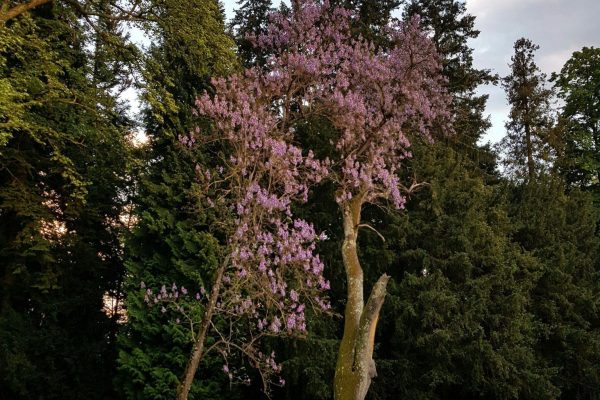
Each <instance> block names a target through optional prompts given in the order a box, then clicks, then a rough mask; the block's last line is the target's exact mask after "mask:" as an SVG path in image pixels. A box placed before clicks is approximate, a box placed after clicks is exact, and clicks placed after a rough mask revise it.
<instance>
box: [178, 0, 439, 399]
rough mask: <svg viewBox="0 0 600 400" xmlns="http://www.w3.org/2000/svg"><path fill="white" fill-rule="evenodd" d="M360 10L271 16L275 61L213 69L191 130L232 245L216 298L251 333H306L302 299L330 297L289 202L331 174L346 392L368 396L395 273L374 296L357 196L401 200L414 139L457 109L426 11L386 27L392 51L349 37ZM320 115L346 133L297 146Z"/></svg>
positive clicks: (309, 234) (310, 235)
mask: <svg viewBox="0 0 600 400" xmlns="http://www.w3.org/2000/svg"><path fill="white" fill-rule="evenodd" d="M352 18H355V16H354V15H353V14H352V13H351V12H349V11H348V10H345V9H342V8H332V7H330V6H329V3H328V2H327V1H324V2H322V3H318V2H315V1H310V0H308V1H294V2H293V4H292V10H291V12H289V13H285V14H284V13H279V14H274V15H272V17H271V24H270V25H269V28H268V30H267V32H266V33H265V34H262V35H260V36H259V37H253V38H251V40H253V42H254V44H255V45H256V46H257V47H259V48H261V49H262V50H264V51H265V53H266V54H272V56H270V57H269V58H268V60H267V64H266V66H265V67H255V68H250V69H247V70H245V71H244V72H243V73H241V74H238V75H234V76H231V77H228V78H223V79H217V80H215V81H214V82H213V85H214V93H215V94H214V95H211V94H208V93H205V94H203V95H202V96H200V97H199V98H198V100H197V102H196V107H197V113H198V115H200V116H203V117H207V118H208V119H209V120H210V121H211V128H210V129H203V130H200V129H198V130H196V132H193V133H190V136H186V137H183V138H182V143H184V144H185V145H189V146H193V145H195V144H196V143H199V144H201V145H203V146H205V147H206V148H207V149H209V150H210V151H212V152H213V154H214V155H215V157H213V158H212V159H211V160H210V162H208V163H207V164H204V165H202V166H201V167H200V166H199V167H198V181H199V186H200V188H201V190H200V195H199V196H200V200H201V203H202V207H203V209H204V210H212V212H214V213H215V215H217V220H218V221H220V222H219V224H215V225H214V227H213V229H214V230H215V231H216V232H218V233H217V235H221V236H222V237H224V241H225V242H226V247H227V249H228V250H227V251H226V255H225V257H224V262H223V267H222V270H221V271H220V272H219V274H218V276H217V282H216V283H215V287H214V288H213V293H214V294H213V295H212V298H211V300H212V301H213V302H214V304H213V306H212V308H211V307H210V306H209V307H208V309H209V310H210V312H211V313H212V312H218V313H221V314H228V315H232V316H234V315H238V316H239V315H244V318H245V320H246V321H248V319H250V320H252V322H250V323H249V325H248V326H249V327H251V328H252V329H254V330H255V331H256V332H262V331H267V332H270V333H271V334H278V333H280V332H282V331H285V332H288V333H293V331H299V332H302V331H304V329H305V325H304V314H303V311H304V302H309V303H311V304H313V305H316V306H318V307H321V308H324V309H327V308H328V307H329V305H328V304H327V302H326V301H325V300H323V295H322V293H321V292H322V291H323V290H326V289H327V288H328V287H329V283H328V282H327V281H326V280H325V279H324V278H323V276H322V271H323V264H322V262H321V261H320V259H319V257H318V255H316V254H315V241H316V240H318V238H319V236H318V234H317V233H316V232H315V230H314V228H313V226H312V225H311V224H310V223H308V222H306V221H304V220H302V219H298V218H295V217H294V215H293V211H292V210H293V205H294V204H296V203H298V202H305V201H307V200H308V199H309V191H310V188H311V186H313V185H315V184H317V183H319V182H321V181H322V180H324V179H328V180H331V181H332V182H334V183H335V185H336V188H337V190H336V201H337V203H338V204H339V205H340V207H341V209H342V211H343V224H344V233H345V239H344V245H343V248H342V254H343V258H344V264H345V267H346V275H347V280H348V302H347V308H346V313H345V329H344V339H343V340H342V345H341V348H340V353H339V358H338V366H337V370H336V384H335V393H336V398H338V399H346V398H348V399H349V398H353V399H354V398H364V395H366V391H367V389H368V386H369V382H370V378H371V376H372V374H373V362H372V350H373V337H374V332H375V327H376V323H377V318H378V315H379V309H380V308H381V304H382V303H383V298H384V296H385V286H386V283H387V280H388V277H387V275H384V276H382V277H381V279H380V280H379V281H378V282H377V283H376V285H375V287H374V289H373V292H372V294H371V296H370V299H369V300H368V302H367V304H366V305H365V303H364V300H363V290H364V289H363V275H362V269H361V267H360V263H359V261H358V256H357V252H356V238H357V235H358V231H359V228H360V227H361V226H363V225H362V224H361V223H360V213H361V209H362V206H363V204H365V203H369V202H371V203H373V202H378V201H389V202H391V203H392V204H393V205H394V206H395V207H397V208H402V206H403V205H404V202H405V196H406V191H407V190H408V189H406V188H405V187H404V186H403V185H402V184H401V183H400V181H399V177H398V172H399V170H400V168H401V166H402V162H403V160H405V159H406V158H407V157H410V156H411V153H410V150H409V149H410V141H409V136H410V135H415V136H418V135H420V136H424V137H426V138H428V137H429V130H430V129H431V127H432V126H433V125H434V124H436V123H438V122H439V121H444V120H447V119H448V113H447V111H446V105H447V102H448V99H447V96H446V95H445V94H444V92H443V89H442V85H443V80H442V77H441V75H440V74H439V71H440V65H439V63H438V60H437V57H436V55H435V51H434V47H433V44H432V43H431V42H430V41H429V40H428V39H427V38H426V37H425V36H424V35H423V34H422V33H421V32H420V31H419V29H418V21H417V20H413V21H412V22H410V23H408V24H400V23H397V24H394V25H392V26H389V28H388V31H387V34H388V35H389V37H390V40H391V42H392V43H393V46H392V47H391V48H390V49H389V50H386V51H383V50H376V49H375V47H374V46H373V45H372V44H370V43H369V42H367V41H366V40H363V39H361V38H354V37H353V36H352V35H351V32H350V22H351V19H352ZM316 119H318V120H320V121H326V123H327V124H328V126H330V127H331V128H332V129H333V130H334V131H335V132H337V134H336V137H335V138H334V139H332V140H331V142H330V150H328V151H327V152H326V153H327V154H324V151H323V149H317V148H315V149H309V148H303V147H302V146H301V144H300V143H302V142H303V138H302V137H300V136H299V134H298V132H300V131H301V129H300V128H301V127H302V126H305V125H306V124H310V123H311V122H312V121H314V120H316ZM317 134H318V133H317ZM316 154H318V155H319V156H316ZM217 287H218V289H217V290H216V291H215V288H217ZM217 297H218V300H217ZM207 313H208V312H207ZM207 313H205V314H207ZM246 337H247V336H246ZM251 337H252V336H251ZM198 338H201V335H198ZM201 339H202V340H203V338H201ZM201 351H202V350H200V352H201ZM196 365H197V364H196ZM193 370H194V371H195V369H193ZM191 377H192V378H193V373H192V375H191Z"/></svg>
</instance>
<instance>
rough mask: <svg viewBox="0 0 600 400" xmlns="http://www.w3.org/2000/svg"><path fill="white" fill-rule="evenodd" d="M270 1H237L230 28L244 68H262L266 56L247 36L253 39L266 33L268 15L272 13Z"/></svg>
mask: <svg viewBox="0 0 600 400" xmlns="http://www.w3.org/2000/svg"><path fill="white" fill-rule="evenodd" d="M273 11H274V10H273V7H272V2H271V0H238V9H237V10H236V11H235V16H234V17H233V19H232V20H231V24H230V27H231V29H232V31H233V32H234V36H235V42H236V44H237V48H238V55H239V56H240V58H241V59H242V62H243V64H244V67H246V68H248V67H251V66H254V65H259V66H264V65H265V64H266V62H267V56H268V54H265V52H264V50H263V49H257V48H256V47H255V46H254V45H253V44H252V41H251V40H250V39H249V38H248V35H252V36H253V37H254V38H258V36H259V35H260V34H262V33H264V32H265V31H266V28H267V24H268V22H269V18H268V17H269V13H270V12H273Z"/></svg>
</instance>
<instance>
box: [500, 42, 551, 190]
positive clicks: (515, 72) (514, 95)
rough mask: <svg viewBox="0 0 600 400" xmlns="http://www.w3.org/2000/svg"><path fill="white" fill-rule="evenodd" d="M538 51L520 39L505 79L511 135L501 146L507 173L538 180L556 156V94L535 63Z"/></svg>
mask: <svg viewBox="0 0 600 400" xmlns="http://www.w3.org/2000/svg"><path fill="white" fill-rule="evenodd" d="M538 48H539V46H537V45H535V44H533V43H532V42H531V41H530V40H528V39H525V38H521V39H519V40H517V41H516V42H515V45H514V49H515V54H514V55H513V56H512V57H511V61H512V62H511V64H510V68H511V74H510V75H508V76H507V77H505V78H504V79H503V86H504V89H505V90H506V96H507V98H508V103H509V104H510V106H511V109H510V114H509V120H508V121H507V122H506V129H507V135H506V136H505V137H504V139H502V141H501V143H500V144H499V147H500V149H501V151H502V152H503V153H504V158H503V165H504V166H505V167H506V172H507V173H508V174H509V175H510V176H512V177H513V178H516V179H526V180H532V179H534V178H535V176H536V174H537V173H538V172H540V171H543V170H544V169H547V167H548V163H549V162H551V159H552V155H553V152H552V148H551V147H550V144H549V139H548V134H549V131H550V128H551V127H552V124H553V120H552V117H551V110H550V102H551V97H552V91H551V90H549V89H548V88H546V86H545V85H546V75H545V74H543V73H541V72H540V70H539V68H538V67H537V65H536V64H535V60H534V53H535V51H536V50H537V49H538Z"/></svg>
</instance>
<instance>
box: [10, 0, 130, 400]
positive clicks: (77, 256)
mask: <svg viewBox="0 0 600 400" xmlns="http://www.w3.org/2000/svg"><path fill="white" fill-rule="evenodd" d="M80 22H81V21H80V20H79V19H78V15H76V14H75V13H73V12H72V9H71V8H69V7H67V6H65V5H64V4H63V3H62V2H52V3H48V4H45V5H43V6H40V7H37V8H35V9H34V10H32V11H31V12H29V13H22V14H19V15H17V16H15V17H14V18H11V19H10V20H8V21H7V22H6V23H4V24H3V25H2V26H0V87H2V90H1V91H0V129H1V130H0V137H2V141H3V143H2V144H1V146H2V147H1V149H0V165H1V168H0V265H1V267H0V268H1V274H2V281H1V284H0V289H1V294H0V297H1V305H0V341H1V342H2V345H1V346H0V393H2V398H11V399H20V398H23V399H25V398H27V399H29V398H46V399H77V398H82V397H86V398H90V399H104V398H117V397H118V395H117V394H116V393H115V392H114V391H113V387H112V384H111V381H112V375H113V372H114V368H115V366H114V361H115V351H114V350H115V346H114V339H115V331H116V323H117V319H118V315H117V314H116V313H115V312H114V310H106V312H105V311H103V308H104V307H105V304H104V298H105V296H113V295H118V292H119V284H120V280H121V277H122V273H123V268H122V263H121V246H120V241H119V239H120V235H121V227H120V220H119V217H120V215H121V213H122V211H123V205H124V204H123V200H122V197H121V194H122V191H123V190H124V188H125V185H126V179H125V175H124V174H125V172H126V170H127V162H128V158H129V150H128V145H127V141H126V135H127V133H128V130H129V123H128V121H127V118H126V117H125V116H124V115H123V113H122V111H123V110H122V109H121V108H120V107H119V106H118V104H117V102H116V100H115V98H114V97H113V96H112V95H111V94H110V93H109V91H108V89H107V88H103V87H102V84H104V83H105V81H104V80H103V79H102V78H101V77H98V78H97V79H96V80H95V81H94V80H93V75H94V73H93V72H94V69H93V65H94V64H96V65H102V64H106V63H109V62H115V61H116V59H115V58H112V57H107V56H105V57H102V58H100V56H99V55H98V54H95V53H93V52H91V53H90V52H89V50H88V49H89V48H90V47H89V46H87V44H88V43H89V41H90V40H93V38H94V35H95V34H92V33H91V32H90V31H89V30H87V29H85V28H84V26H83V25H82V24H81V23H80ZM103 33H108V32H106V31H105V32H103V31H102V30H99V31H98V32H96V34H97V35H103ZM117 36H118V34H114V35H113V38H114V39H115V40H116V39H117ZM119 40H120V39H119ZM113 79H114V77H113ZM99 86H100V87H99Z"/></svg>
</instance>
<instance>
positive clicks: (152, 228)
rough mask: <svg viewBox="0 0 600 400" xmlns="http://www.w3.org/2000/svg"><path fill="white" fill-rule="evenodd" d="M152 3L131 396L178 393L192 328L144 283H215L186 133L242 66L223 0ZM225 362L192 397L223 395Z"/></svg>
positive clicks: (124, 382) (122, 363)
mask: <svg viewBox="0 0 600 400" xmlns="http://www.w3.org/2000/svg"><path fill="white" fill-rule="evenodd" d="M152 5H153V8H154V10H155V12H156V14H157V16H158V18H157V20H156V23H155V24H151V25H148V26H147V32H148V34H149V35H150V37H151V38H152V40H153V45H152V46H151V48H150V50H149V54H148V55H147V58H146V60H145V61H146V62H145V68H144V71H143V77H144V81H145V82H144V88H143V97H144V104H145V111H144V128H145V132H146V134H147V136H148V145H147V147H145V148H144V158H143V163H142V166H141V167H140V171H138V172H137V173H138V174H139V181H138V182H137V184H136V192H135V194H134V203H135V205H136V206H135V207H136V208H135V210H134V216H135V218H136V220H137V221H136V224H135V226H134V228H133V231H132V233H131V235H130V236H129V238H128V240H127V242H126V243H127V247H126V250H127V254H126V260H127V263H126V266H127V282H126V293H127V302H126V305H127V313H128V324H127V325H126V327H125V329H124V331H123V332H122V334H121V337H120V339H121V340H120V347H121V351H120V356H119V376H118V380H119V386H120V387H121V388H122V390H123V391H124V393H125V395H126V398H129V399H138V398H139V399H146V398H152V399H173V398H175V392H176V389H177V386H178V384H179V381H180V379H181V377H182V374H183V372H184V369H185V367H186V363H187V360H188V357H189V354H190V352H191V345H192V342H191V340H190V338H189V334H188V329H186V328H185V327H182V326H181V325H178V324H176V323H175V321H173V320H172V319H171V318H170V316H169V315H164V314H163V313H161V311H160V308H149V307H148V306H147V305H146V304H145V303H144V295H145V293H144V292H145V290H144V289H141V288H140V285H141V283H142V282H144V283H145V285H146V286H147V287H153V288H156V287H159V288H160V287H161V285H165V284H168V285H169V286H170V284H171V283H173V282H177V284H179V285H184V286H186V287H188V288H195V289H196V290H199V289H200V287H202V286H204V287H209V286H210V282H212V279H213V277H212V274H213V272H214V270H215V268H216V265H217V264H216V263H217V258H216V254H217V253H218V243H217V241H216V240H215V239H214V238H213V237H212V236H211V235H210V234H208V233H207V232H206V224H207V223H209V221H207V220H206V215H202V214H198V213H195V212H194V204H195V201H194V199H193V198H194V194H193V183H194V182H195V180H196V172H195V165H196V162H201V161H202V159H203V158H204V156H203V155H202V154H201V153H199V152H197V154H190V153H189V152H186V151H183V146H182V145H181V144H180V142H179V138H180V137H182V136H185V135H188V134H189V133H190V131H192V129H193V128H194V127H195V126H196V123H197V122H198V120H197V119H195V118H194V116H193V113H192V107H193V105H194V101H195V99H196V96H197V95H198V94H199V93H200V92H201V91H203V90H206V89H208V90H210V78H211V77H213V76H219V75H225V74H227V73H229V72H230V71H232V70H233V69H234V68H236V60H235V55H234V53H233V51H232V49H233V48H234V43H233V41H232V40H231V39H230V37H229V36H228V35H226V33H225V27H224V22H223V15H222V11H221V9H220V7H219V4H218V2H217V1H215V0H195V1H192V2H180V1H175V0H156V1H153V4H152ZM204 362H205V363H207V364H206V365H210V363H211V362H214V361H211V360H204ZM221 365H222V362H221V363H220V364H219V365H218V366H214V365H213V367H212V368H201V370H202V371H203V375H202V376H199V377H198V379H197V380H196V383H195V384H194V385H193V387H192V389H191V393H190V398H199V397H201V398H207V399H210V398H220V396H221V393H220V390H221V389H222V388H223V386H224V385H223V383H224V382H225V381H226V380H227V376H226V374H223V372H222V371H221ZM207 371H208V372H207ZM210 371H212V372H210ZM215 375H216V378H214V379H213V378H211V379H207V377H210V376H213V377H214V376H215ZM219 382H221V383H219ZM226 397H227V398H234V397H235V394H234V393H233V392H230V393H228V394H227V396H226Z"/></svg>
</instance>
